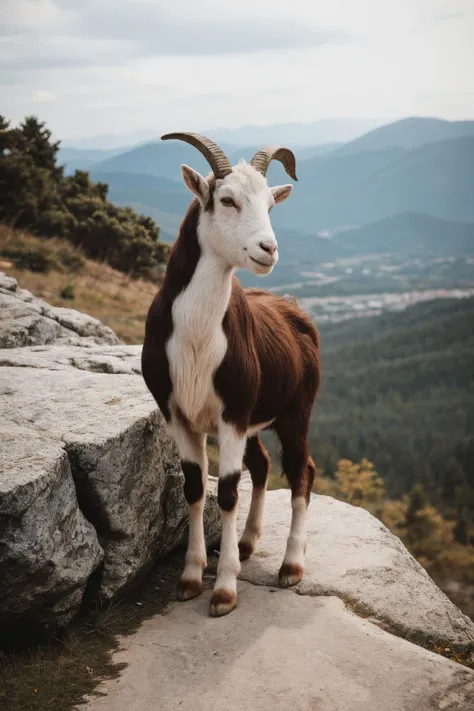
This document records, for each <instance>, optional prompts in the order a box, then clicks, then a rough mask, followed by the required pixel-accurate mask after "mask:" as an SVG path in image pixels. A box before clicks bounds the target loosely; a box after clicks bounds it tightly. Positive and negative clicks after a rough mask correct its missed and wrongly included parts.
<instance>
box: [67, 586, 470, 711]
mask: <svg viewBox="0 0 474 711" xmlns="http://www.w3.org/2000/svg"><path fill="white" fill-rule="evenodd" d="M210 594H211V592H210V591H206V592H205V594H204V595H203V596H202V597H200V598H196V599H194V600H191V601H189V602H185V603H177V604H176V603H175V604H174V605H173V606H172V607H171V609H168V611H167V612H166V614H165V615H157V616H155V617H153V618H151V619H149V620H147V621H145V622H144V623H143V624H142V626H141V627H140V629H139V630H138V631H137V632H136V633H135V634H133V635H131V636H129V637H125V638H122V639H121V640H120V646H121V651H119V652H118V653H117V654H115V655H114V661H116V662H118V663H125V664H126V665H127V666H126V668H125V669H124V670H123V671H122V673H121V676H120V678H118V679H114V680H111V681H107V682H105V683H103V684H101V685H100V687H99V691H100V692H101V693H102V694H105V696H101V697H99V698H91V699H89V701H88V703H87V705H86V707H85V708H86V709H88V711H156V710H157V709H159V710H160V711H176V710H177V709H179V711H208V709H226V711H289V710H290V709H291V711H435V709H438V710H439V709H443V710H444V711H473V710H474V672H472V671H470V670H468V669H466V668H465V667H462V666H460V665H458V664H456V663H454V662H451V661H448V660H447V659H445V658H443V657H440V656H438V655H436V654H433V653H432V652H429V651H427V650H425V649H422V648H420V647H417V646H415V645H414V644H412V643H410V642H407V641H405V640H403V639H399V638H397V637H394V636H392V635H391V634H389V633H387V632H385V631H384V630H381V629H380V628H378V627H377V626H376V625H374V624H372V623H371V622H369V621H368V620H365V619H361V618H360V617H357V616H356V615H355V614H353V613H352V612H350V611H349V610H348V609H347V608H346V607H345V606H344V604H343V602H342V601H341V600H339V599H338V598H336V597H310V596H300V595H294V594H293V593H292V592H290V591H288V590H275V589H274V588H268V587H263V586H261V587H260V586H254V585H251V584H249V583H246V582H240V583H239V586H238V594H239V606H238V607H237V609H236V610H235V611H234V612H232V614H230V615H228V616H227V617H223V618H220V619H215V618H210V617H208V605H209V598H210ZM80 708H81V709H82V708H84V707H83V706H81V707H80Z"/></svg>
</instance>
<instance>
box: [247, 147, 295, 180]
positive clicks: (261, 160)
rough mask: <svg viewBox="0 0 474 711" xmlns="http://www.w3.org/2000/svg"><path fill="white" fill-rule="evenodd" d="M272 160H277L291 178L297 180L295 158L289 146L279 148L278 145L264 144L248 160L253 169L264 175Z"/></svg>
mask: <svg viewBox="0 0 474 711" xmlns="http://www.w3.org/2000/svg"><path fill="white" fill-rule="evenodd" d="M272 160H279V161H280V163H282V164H283V167H284V169H285V170H286V172H287V173H288V175H289V176H290V178H293V180H298V178H297V177H296V158H295V154H294V153H293V151H290V149H289V148H281V147H280V146H265V148H262V149H261V150H260V151H257V153H255V155H254V157H253V158H252V160H251V161H250V165H253V167H254V168H255V170H258V172H259V173H261V174H262V175H264V176H266V175H267V170H268V166H269V165H270V163H271V162H272Z"/></svg>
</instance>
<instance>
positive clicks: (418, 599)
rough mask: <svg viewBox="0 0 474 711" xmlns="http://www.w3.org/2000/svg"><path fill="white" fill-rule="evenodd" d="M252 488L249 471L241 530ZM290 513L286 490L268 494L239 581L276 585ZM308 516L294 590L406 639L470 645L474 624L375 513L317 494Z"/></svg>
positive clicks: (469, 646) (465, 647)
mask: <svg viewBox="0 0 474 711" xmlns="http://www.w3.org/2000/svg"><path fill="white" fill-rule="evenodd" d="M250 486H251V485H250V481H249V477H248V476H247V477H245V478H244V479H243V481H242V484H241V489H242V494H243V497H242V499H243V500H242V506H241V507H240V509H239V527H240V529H241V530H243V526H244V522H245V516H246V511H247V507H248V504H247V502H248V498H249V491H250ZM290 518H291V506H290V492H289V491H284V490H279V491H272V492H269V493H268V494H267V499H266V502H265V515H264V522H263V536H262V538H261V540H260V541H259V543H258V547H257V550H256V552H255V554H254V555H253V556H252V557H251V558H250V559H249V560H248V561H246V562H245V563H243V565H242V571H241V575H240V577H241V579H243V580H247V581H249V582H251V583H254V584H258V585H277V584H278V580H277V576H278V569H279V567H280V565H281V562H282V560H283V555H284V552H285V546H286V539H287V536H288V531H289V525H290ZM308 519H309V520H308V545H307V551H306V569H305V574H304V577H303V579H302V581H301V582H300V583H299V584H298V585H297V586H296V587H294V588H292V590H293V591H294V592H296V593H299V594H301V595H312V596H318V595H336V596H337V597H339V598H340V599H341V600H343V601H344V602H345V603H346V604H347V605H348V606H349V607H350V608H351V609H352V610H354V611H355V612H357V613H358V614H359V615H361V616H365V617H369V618H370V619H371V620H373V621H375V622H376V623H377V624H378V625H379V626H380V627H382V628H385V629H387V630H390V631H391V632H394V633H395V634H397V635H400V636H401V637H404V638H405V639H410V640H413V641H417V642H421V643H423V644H428V645H432V644H436V643H437V644H443V645H450V646H457V647H459V648H460V649H471V648H472V649H474V624H473V623H472V622H471V620H469V618H468V617H466V615H463V613H462V612H461V611H460V610H459V609H458V608H457V607H456V606H455V605H453V603H452V602H451V601H450V600H449V599H448V598H447V597H446V595H445V594H444V593H443V592H441V590H440V589H439V588H438V587H437V585H435V583H434V582H433V580H432V579H431V578H430V577H429V575H428V573H427V572H426V571H425V570H424V569H423V568H422V567H421V565H420V564H419V563H418V562H417V561H416V560H415V559H414V558H413V556H412V555H410V553H409V552H408V551H407V549H406V548H405V546H404V545H403V543H402V542H401V541H400V539H399V538H397V537H396V536H394V535H393V534H392V533H390V531H389V530H388V529H387V528H386V527H385V526H384V525H383V524H382V523H381V522H380V521H379V520H378V519H376V518H375V517H374V516H372V515H371V514H370V513H368V512H367V511H365V510H364V509H361V508H357V507H354V506H351V505H349V504H345V503H343V502H342V501H336V500H335V499H333V498H331V497H329V496H317V495H315V494H313V495H312V496H311V502H310V508H309V515H308Z"/></svg>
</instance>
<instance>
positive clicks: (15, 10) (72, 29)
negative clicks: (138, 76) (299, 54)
mask: <svg viewBox="0 0 474 711" xmlns="http://www.w3.org/2000/svg"><path fill="white" fill-rule="evenodd" d="M16 1H17V2H18V3H19V4H18V5H15V4H12V3H11V0H7V4H8V5H10V6H11V10H12V13H11V15H10V17H9V19H7V22H6V23H4V24H3V25H2V30H1V34H0V37H1V39H0V59H1V61H2V64H3V66H4V67H5V68H7V69H10V70H17V71H18V70H28V69H31V68H33V67H36V68H41V69H47V68H51V69H53V68H58V67H59V68H61V67H80V66H91V65H92V64H95V65H110V64H115V63H116V62H119V61H122V62H123V61H124V60H125V59H129V60H130V59H136V58H140V57H147V56H148V57H149V56H216V55H225V54H246V53H251V52H256V51H260V50H262V49H267V50H285V49H291V48H295V47H299V48H306V47H318V46H324V45H328V44H339V43H345V42H349V41H352V40H353V39H354V35H353V33H351V32H348V31H345V30H344V31H343V30H340V29H337V28H336V29H334V28H331V27H324V26H319V25H318V24H317V23H314V22H313V21H311V22H308V21H305V20H304V18H299V19H298V18H288V17H281V16H278V15H277V16H273V15H272V14H270V15H268V16H259V15H258V14H257V15H256V16H253V17H252V16H251V17H250V18H249V16H248V14H245V13H244V14H239V13H237V16H236V15H235V13H233V12H232V10H230V11H228V10H227V9H224V8H223V5H222V4H220V5H219V6H217V7H218V8H219V9H218V10H217V11H216V7H213V6H212V4H209V2H208V3H207V4H206V2H205V1H204V2H201V3H200V4H199V12H196V10H195V9H193V5H192V4H191V3H190V2H183V0H175V2H174V3H169V2H162V1H161V0H135V1H134V2H133V3H132V2H130V0H116V1H115V2H110V0H101V2H97V3H96V2H90V1H89V0H84V1H83V2H81V1H80V0H75V1H74V2H73V1H71V0H63V1H62V2H59V1H58V2H56V3H54V2H53V1H52V0H38V3H39V5H40V6H41V7H42V9H43V10H44V13H45V14H44V15H43V14H42V13H38V5H36V6H35V4H34V3H33V2H31V1H30V0H16ZM251 15H252V13H251Z"/></svg>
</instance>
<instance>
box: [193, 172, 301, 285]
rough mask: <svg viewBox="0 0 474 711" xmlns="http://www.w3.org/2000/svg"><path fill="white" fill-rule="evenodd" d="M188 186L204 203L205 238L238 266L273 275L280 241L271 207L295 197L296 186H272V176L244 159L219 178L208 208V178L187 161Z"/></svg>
mask: <svg viewBox="0 0 474 711" xmlns="http://www.w3.org/2000/svg"><path fill="white" fill-rule="evenodd" d="M181 172H182V175H183V179H184V182H185V184H186V186H187V187H188V188H189V189H190V190H191V192H193V193H194V194H195V195H196V196H197V197H198V198H199V200H200V202H201V205H202V208H203V209H202V212H201V217H200V220H199V241H200V243H201V247H202V249H203V251H207V250H209V251H212V252H214V253H215V254H217V255H218V256H219V257H220V258H221V259H222V260H223V261H224V262H225V263H226V264H228V265H229V266H232V267H236V268H241V269H249V270H250V271H251V272H253V273H254V274H262V275H264V274H269V273H270V272H271V271H272V269H273V267H274V266H275V264H276V263H277V261H278V244H277V241H276V239H275V233H274V232H273V228H272V225H271V222H270V214H269V213H270V210H271V209H272V207H273V206H274V205H275V204H276V203H278V202H283V200H286V198H287V197H289V195H290V193H291V190H292V186H291V185H281V186H278V187H274V188H269V187H268V185H267V181H266V178H264V177H263V175H261V174H260V173H259V172H257V171H256V170H255V168H253V167H252V166H250V165H247V164H245V163H241V164H239V165H237V166H235V167H234V168H233V169H232V173H229V175H227V176H226V177H225V178H224V179H223V180H217V181H216V184H215V188H214V191H213V196H212V197H213V201H212V204H213V207H212V209H208V204H209V196H210V189H209V184H208V182H207V180H205V179H204V178H203V177H202V176H201V175H200V174H199V173H196V171H194V170H193V169H192V168H189V167H188V166H184V165H183V166H181Z"/></svg>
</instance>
